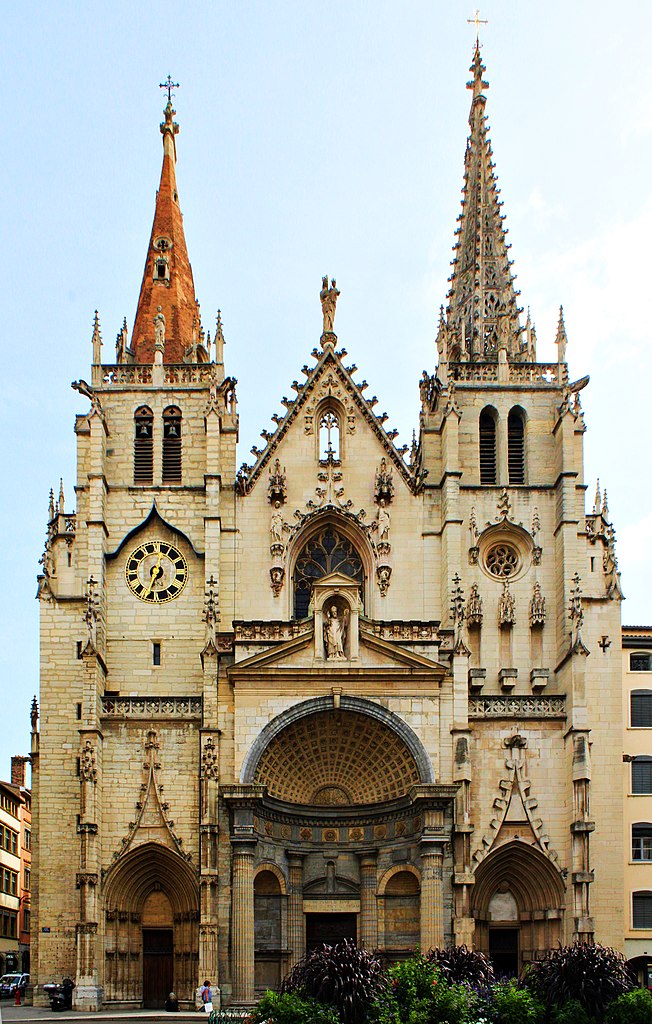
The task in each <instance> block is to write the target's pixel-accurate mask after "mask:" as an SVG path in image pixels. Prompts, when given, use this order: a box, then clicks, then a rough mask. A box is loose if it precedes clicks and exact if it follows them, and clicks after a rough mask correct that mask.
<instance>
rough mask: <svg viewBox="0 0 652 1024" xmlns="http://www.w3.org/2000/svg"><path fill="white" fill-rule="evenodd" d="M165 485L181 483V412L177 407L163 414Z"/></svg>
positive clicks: (170, 408)
mask: <svg viewBox="0 0 652 1024" xmlns="http://www.w3.org/2000/svg"><path fill="white" fill-rule="evenodd" d="M163 483H164V484H180V483H181V410H180V409H177V407H176V406H175V405H171V406H169V408H167V409H166V410H165V412H164V413H163Z"/></svg>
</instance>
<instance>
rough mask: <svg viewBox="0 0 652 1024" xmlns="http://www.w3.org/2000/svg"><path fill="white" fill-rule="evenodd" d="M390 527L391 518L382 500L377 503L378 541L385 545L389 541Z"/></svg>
mask: <svg viewBox="0 0 652 1024" xmlns="http://www.w3.org/2000/svg"><path fill="white" fill-rule="evenodd" d="M391 525H392V518H391V516H390V514H389V510H388V508H387V506H386V505H385V501H384V499H383V498H381V499H380V501H379V502H378V540H379V541H384V542H385V543H387V542H388V541H389V528H390V526H391Z"/></svg>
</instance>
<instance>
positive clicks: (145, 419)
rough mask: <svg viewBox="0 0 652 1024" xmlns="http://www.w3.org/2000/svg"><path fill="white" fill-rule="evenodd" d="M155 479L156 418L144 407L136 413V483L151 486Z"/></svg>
mask: <svg viewBox="0 0 652 1024" xmlns="http://www.w3.org/2000/svg"><path fill="white" fill-rule="evenodd" d="M153 478H154V416H153V415H152V410H151V409H150V408H148V406H146V405H143V406H141V407H140V409H136V412H135V413H134V483H135V484H144V485H147V484H150V485H151V483H152V482H153Z"/></svg>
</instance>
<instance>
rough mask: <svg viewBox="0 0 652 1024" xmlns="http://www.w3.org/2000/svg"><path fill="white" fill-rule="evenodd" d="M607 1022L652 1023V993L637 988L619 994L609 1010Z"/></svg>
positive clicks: (619, 1023)
mask: <svg viewBox="0 0 652 1024" xmlns="http://www.w3.org/2000/svg"><path fill="white" fill-rule="evenodd" d="M605 1024H652V995H650V993H649V992H648V990H647V989H645V988H637V989H635V991H634V992H626V993H625V994H624V995H622V996H618V999H616V1000H615V1002H613V1003H612V1004H611V1006H610V1007H609V1009H608V1010H607V1016H606V1017H605Z"/></svg>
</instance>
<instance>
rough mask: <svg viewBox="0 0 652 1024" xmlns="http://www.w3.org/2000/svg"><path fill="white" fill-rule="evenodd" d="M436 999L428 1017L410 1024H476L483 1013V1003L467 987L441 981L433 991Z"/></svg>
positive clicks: (417, 1019)
mask: <svg viewBox="0 0 652 1024" xmlns="http://www.w3.org/2000/svg"><path fill="white" fill-rule="evenodd" d="M433 993H434V999H433V1002H432V1004H431V1007H430V1010H429V1013H428V1016H427V1017H422V1018H415V1019H414V1021H410V1024H421V1021H423V1022H426V1021H427V1024H476V1021H477V1020H478V1017H479V1016H480V1014H481V1012H482V1001H481V1000H480V998H479V997H478V995H476V993H475V992H473V991H472V989H470V988H469V987H468V986H467V985H448V984H446V982H445V981H443V980H440V981H438V982H437V984H436V985H435V986H434V989H433Z"/></svg>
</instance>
